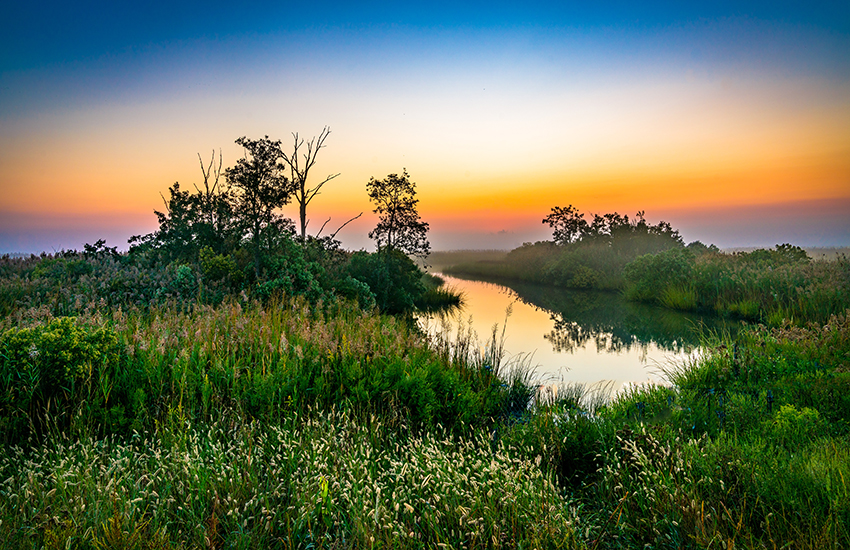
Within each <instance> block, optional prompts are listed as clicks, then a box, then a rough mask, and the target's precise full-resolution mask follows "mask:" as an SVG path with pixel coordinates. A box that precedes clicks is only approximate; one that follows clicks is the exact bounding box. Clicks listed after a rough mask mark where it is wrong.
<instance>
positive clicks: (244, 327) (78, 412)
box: [0, 264, 850, 549]
mask: <svg viewBox="0 0 850 550" xmlns="http://www.w3.org/2000/svg"><path fill="white" fill-rule="evenodd" d="M50 265H54V267H55V264H50ZM50 265H48V267H50ZM45 269H46V268H45ZM62 269H67V265H63V266H62ZM87 276H88V275H85V274H83V275H80V280H83V277H87ZM166 282H167V281H166ZM18 283H20V285H24V286H25V283H24V282H22V281H18V282H17V283H15V284H18ZM435 283H436V282H435ZM20 288H23V287H20ZM60 290H61V289H60ZM63 292H64V291H61V292H59V293H58V294H55V293H48V294H46V295H44V294H42V295H41V296H30V295H28V294H26V293H24V294H25V295H26V296H27V297H26V299H25V300H24V304H23V305H19V306H18V308H17V309H15V313H13V314H10V315H9V316H7V317H6V318H4V320H3V323H4V331H3V332H2V335H0V433H2V441H0V444H1V445H2V446H0V547H3V548H60V547H61V548H210V547H214V548H258V547H269V548H319V547H322V548H363V547H372V548H443V547H446V548H520V547H522V548H586V549H597V548H635V547H648V548H730V547H735V548H774V547H775V548H779V547H788V548H844V547H848V546H850V487H848V483H850V443H848V435H850V422H848V420H850V314H841V315H834V316H832V317H830V318H828V319H827V320H826V321H825V322H821V323H816V322H811V323H809V324H808V325H803V326H801V325H800V324H792V323H790V322H787V321H786V322H784V323H782V324H780V325H779V326H777V327H773V328H767V327H763V326H754V327H751V328H750V330H748V331H743V332H741V333H740V334H738V335H736V337H735V339H731V338H729V337H728V336H726V337H724V336H723V335H711V334H709V335H706V336H705V337H704V341H703V345H702V348H703V352H702V354H701V355H699V356H697V357H695V358H694V359H692V360H691V361H690V362H689V363H687V364H681V365H677V366H674V367H671V368H669V369H668V371H667V373H666V375H667V381H668V382H669V386H659V385H655V386H637V387H631V388H629V389H627V390H626V391H624V392H622V393H620V394H617V395H614V396H610V398H608V399H603V398H602V397H600V393H598V392H597V393H594V392H593V391H591V390H590V389H588V388H585V387H582V386H579V385H568V386H562V387H559V388H557V391H549V389H548V388H538V386H537V385H536V384H535V383H534V381H533V379H532V378H531V375H530V373H531V368H530V367H531V365H529V364H528V363H527V362H525V363H523V362H514V363H510V362H506V361H505V357H504V354H503V346H502V344H503V338H502V337H500V331H499V330H498V328H494V330H493V333H492V335H491V337H490V338H489V339H488V341H487V342H484V343H481V342H477V341H475V340H474V339H473V338H472V337H471V336H470V334H471V333H470V332H469V331H466V330H463V329H459V332H458V334H457V335H455V337H453V338H447V337H446V338H442V339H437V338H430V339H429V338H428V337H426V336H425V335H423V334H422V333H421V332H420V331H419V330H417V329H416V328H415V326H413V325H411V324H410V323H408V322H406V321H405V320H404V319H396V318H392V317H387V316H382V315H379V314H377V313H375V312H363V311H362V310H360V309H359V308H358V307H356V306H355V305H353V304H348V303H344V302H335V303H333V304H320V303H314V304H311V303H309V302H307V301H305V300H304V299H293V300H279V301H270V302H267V303H264V304H263V303H259V302H252V301H245V300H244V299H242V298H239V297H230V298H227V299H225V300H224V301H223V302H221V303H220V304H218V305H204V304H202V303H200V302H187V301H186V300H182V301H176V300H175V301H173V302H168V301H166V302H165V303H163V304H155V305H153V306H152V307H149V308H145V309H141V308H133V307H129V308H126V307H117V306H115V307H110V306H108V304H105V305H103V306H102V307H87V306H83V305H81V306H80V307H79V308H77V307H76V306H74V307H73V308H72V309H73V311H74V312H76V313H77V316H76V317H75V318H74V319H71V318H68V317H63V316H61V315H58V314H61V313H62V311H64V310H63V307H64V306H62V307H59V306H58V305H57V304H64V303H66V302H64V301H63V300H66V299H67V298H70V296H67V297H63V296H64V294H63ZM92 292H93V293H94V292H95V291H92ZM686 294H687V293H684V292H683V293H682V294H681V295H673V294H671V295H670V296H669V298H670V300H671V303H672V301H673V300H679V301H685V299H686V298H687V296H686ZM57 295H58V296H59V301H58V302H52V301H51V300H52V299H53V298H54V297H55V296H57ZM92 296H96V293H94V294H92ZM683 296H684V297H683ZM742 299H743V298H742ZM72 305H73V304H72ZM806 311H809V310H806ZM811 311H814V310H811ZM799 315H801V316H802V315H808V314H806V313H805V312H804V313H800V314H799ZM800 319H806V317H800Z"/></svg>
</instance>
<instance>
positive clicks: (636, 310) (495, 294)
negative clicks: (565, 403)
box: [422, 276, 738, 391]
mask: <svg viewBox="0 0 850 550" xmlns="http://www.w3.org/2000/svg"><path fill="white" fill-rule="evenodd" d="M444 278H445V280H446V284H447V285H448V286H449V287H451V288H454V289H456V290H459V291H460V292H462V293H463V295H464V302H465V305H464V308H463V310H462V311H461V312H459V313H455V314H454V315H452V316H451V317H450V318H449V319H448V325H447V327H448V330H450V331H451V333H452V334H453V335H454V334H456V333H457V330H458V324H459V323H460V324H461V325H463V326H470V325H471V327H472V328H473V330H474V331H475V332H476V334H477V335H478V340H479V342H480V344H481V345H482V346H483V345H484V343H485V342H486V341H487V340H488V339H489V338H490V336H491V335H492V331H493V327H494V325H497V326H498V334H499V335H501V333H502V329H503V327H505V326H506V330H505V349H506V351H507V352H508V354H509V357H513V358H519V357H523V356H529V355H530V363H531V364H532V365H534V366H536V371H535V378H537V379H540V380H543V381H552V382H557V381H561V380H563V381H564V382H580V383H585V384H595V383H599V382H609V381H610V382H612V383H613V388H612V390H613V391H618V390H619V389H620V388H621V387H622V386H623V384H625V383H643V382H647V381H653V382H660V383H664V382H665V379H664V375H663V372H662V368H668V367H670V366H672V365H674V364H682V363H683V362H684V361H686V360H687V359H688V358H689V357H691V356H692V355H693V354H695V353H697V352H698V350H699V333H700V331H701V330H702V331H706V330H708V331H718V330H735V329H736V328H737V326H738V324H737V323H732V322H728V321H723V320H721V319H717V318H713V317H700V316H697V315H689V314H683V313H679V312H675V311H669V310H665V309H662V308H657V307H651V306H647V305H643V304H635V303H631V302H627V301H625V300H623V299H622V298H621V297H620V296H619V295H618V294H616V293H605V292H592V291H590V292H584V291H570V290H562V289H555V288H552V287H547V286H541V285H531V284H523V283H511V288H508V287H506V286H502V285H501V284H496V283H490V282H485V281H479V280H465V279H460V278H456V277H449V276H444ZM508 308H510V315H509V316H508V315H507V310H508ZM441 322H442V321H441V320H440V319H438V318H436V317H431V318H427V319H423V320H422V324H423V326H425V327H426V328H427V329H428V330H429V331H432V332H433V331H439V330H446V328H443V327H442V326H441Z"/></svg>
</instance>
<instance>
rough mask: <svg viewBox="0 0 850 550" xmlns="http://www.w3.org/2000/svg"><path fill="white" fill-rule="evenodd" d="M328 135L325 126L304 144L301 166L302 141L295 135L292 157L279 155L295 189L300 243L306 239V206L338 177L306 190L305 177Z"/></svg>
mask: <svg viewBox="0 0 850 550" xmlns="http://www.w3.org/2000/svg"><path fill="white" fill-rule="evenodd" d="M330 133H331V129H330V128H329V127H327V126H325V127H324V128H323V129H322V132H321V133H320V134H319V137H314V138H313V139H311V140H310V141H308V142H307V143H306V146H307V151H306V152H305V153H304V154H303V164H302V161H301V160H300V159H299V156H298V150H299V149H301V148H302V147H303V146H304V140H303V139H300V138H299V137H298V134H297V133H294V134H292V137H293V138H294V145H293V148H292V155H291V156H289V155H287V154H286V153H281V158H282V159H283V162H284V163H286V165H287V166H289V171H290V177H291V180H292V183H293V185H294V188H295V200H296V202H298V214H299V218H300V222H301V228H300V229H301V240H302V241H303V240H305V239H306V238H307V223H308V222H309V220H308V219H307V205H308V204H310V201H312V200H313V198H314V197H315V196H316V195H318V194H319V190H320V189H321V188H322V186H323V185H324V184H326V183H327V182H329V181H331V180H332V179H334V178H335V177H337V176H339V174H332V175H330V176H328V177H326V178H325V179H324V180H322V182H321V183H319V184H318V185H317V186H316V187H313V188H312V189H308V188H307V176H308V175H309V173H310V168H312V167H313V165H314V164H315V163H316V157H317V156H318V154H319V150H320V149H321V148H322V147H324V146H325V140H326V139H327V138H328V136H329V135H330Z"/></svg>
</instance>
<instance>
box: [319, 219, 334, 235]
mask: <svg viewBox="0 0 850 550" xmlns="http://www.w3.org/2000/svg"><path fill="white" fill-rule="evenodd" d="M329 221H331V219H330V218H328V219H327V220H326V221H325V223H323V224H322V227H320V228H319V232H318V233H316V238H317V239H318V238H319V235H321V234H322V231H324V230H325V226H326V225H328V222H329Z"/></svg>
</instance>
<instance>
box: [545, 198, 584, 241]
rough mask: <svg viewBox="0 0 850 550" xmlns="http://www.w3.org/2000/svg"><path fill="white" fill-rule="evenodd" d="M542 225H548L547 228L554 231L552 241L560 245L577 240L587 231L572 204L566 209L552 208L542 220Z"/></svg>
mask: <svg viewBox="0 0 850 550" xmlns="http://www.w3.org/2000/svg"><path fill="white" fill-rule="evenodd" d="M543 223H547V224H549V227H551V228H552V229H553V230H554V231H553V232H552V240H553V241H554V242H555V244H560V245H564V244H569V243H572V242H575V241H577V240H579V239H580V238H581V237H582V236H583V235H585V234H586V233H587V229H588V225H587V222H586V221H585V220H584V215H583V214H580V213H579V211H578V209H577V208H575V207H574V206H573V205H572V204H571V205H569V206H567V207H566V208H562V207H560V206H556V207H554V208H553V209H552V213H551V214H549V215H548V216H546V217H545V218H543Z"/></svg>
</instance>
